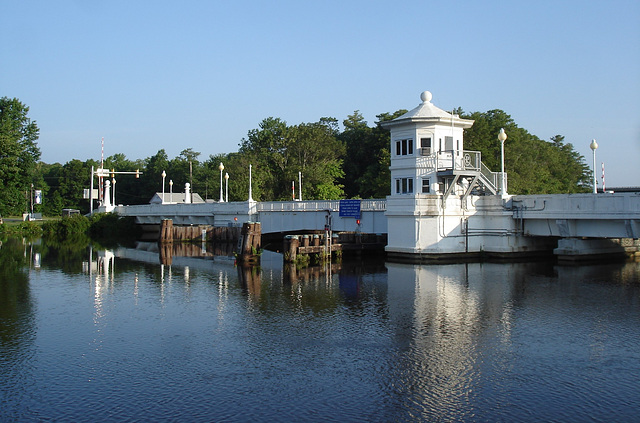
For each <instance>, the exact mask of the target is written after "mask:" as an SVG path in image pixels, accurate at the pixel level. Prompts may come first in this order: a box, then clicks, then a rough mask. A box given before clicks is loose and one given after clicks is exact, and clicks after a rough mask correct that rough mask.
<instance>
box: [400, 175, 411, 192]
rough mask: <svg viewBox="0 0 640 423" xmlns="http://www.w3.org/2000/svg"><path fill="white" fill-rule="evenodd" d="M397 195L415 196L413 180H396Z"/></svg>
mask: <svg viewBox="0 0 640 423" xmlns="http://www.w3.org/2000/svg"><path fill="white" fill-rule="evenodd" d="M396 194H413V178H398V179H396Z"/></svg>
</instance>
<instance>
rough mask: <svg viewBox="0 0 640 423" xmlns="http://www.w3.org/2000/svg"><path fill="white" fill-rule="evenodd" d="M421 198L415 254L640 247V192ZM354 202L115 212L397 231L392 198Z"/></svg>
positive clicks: (183, 221)
mask: <svg viewBox="0 0 640 423" xmlns="http://www.w3.org/2000/svg"><path fill="white" fill-rule="evenodd" d="M407 200H409V199H407ZM420 200H421V201H422V202H423V203H424V204H420V205H419V209H420V210H421V216H417V217H416V218H419V219H421V220H418V222H424V223H423V226H422V227H420V225H419V226H418V227H417V228H416V227H415V226H411V227H409V228H408V230H402V231H401V234H400V236H402V237H409V238H410V242H414V241H411V240H414V239H415V240H416V241H415V244H416V245H414V246H413V249H412V250H411V251H408V250H406V249H402V248H401V249H397V248H396V249H395V252H399V253H407V254H417V255H418V256H419V257H421V258H429V257H434V258H441V257H443V256H447V255H450V254H451V255H456V254H461V253H464V254H472V253H473V252H474V251H479V250H482V251H484V252H487V253H494V254H496V255H501V256H502V255H509V254H510V253H525V254H529V253H535V252H540V250H544V249H547V250H548V249H549V246H550V245H552V247H553V248H555V253H556V254H557V255H561V256H565V257H569V258H570V257H584V256H590V255H600V254H607V253H616V252H620V249H621V245H620V244H619V243H612V242H611V241H610V240H611V239H621V238H627V239H631V240H636V241H634V242H635V244H638V241H637V240H638V238H640V193H638V192H629V193H602V194H560V195H514V196H500V195H492V196H478V197H474V196H470V197H466V198H465V199H464V202H465V204H461V203H460V201H462V200H461V199H460V197H450V198H448V199H446V200H445V199H443V197H442V196H440V195H424V196H421V198H420ZM349 201H350V202H351V203H350V204H349V205H350V206H353V202H354V201H357V203H359V206H360V213H359V214H358V216H357V217H354V215H353V213H352V212H350V213H342V214H343V215H342V216H341V210H340V206H341V202H340V201H339V200H332V201H282V202H255V201H247V202H230V203H224V202H213V203H211V202H209V203H199V204H154V205H152V204H149V205H138V206H118V207H116V208H115V211H116V212H118V213H119V214H120V215H122V216H133V217H135V218H136V222H137V223H139V224H143V225H158V224H160V221H161V220H162V219H172V220H173V222H174V224H175V225H211V226H235V225H238V226H239V225H241V224H242V223H244V222H249V221H253V222H261V223H262V231H263V233H287V232H296V231H322V230H324V229H325V228H326V227H327V225H328V227H330V228H331V230H332V231H335V232H363V233H378V234H388V233H389V228H388V217H387V214H389V215H393V214H394V210H393V209H390V210H388V209H387V201H386V200H349ZM411 202H412V203H415V201H411ZM452 202H453V203H455V204H451V203H452ZM342 205H343V206H344V205H345V203H342ZM398 206H399V207H401V208H402V209H403V211H402V213H403V214H406V209H407V208H410V207H413V205H409V204H397V202H396V204H395V205H394V207H398ZM344 214H347V215H346V216H344ZM429 222H432V223H435V224H436V226H440V225H441V226H442V227H441V228H439V227H438V228H436V229H433V227H432V228H431V229H432V230H435V231H437V232H438V233H439V234H440V235H441V236H440V237H439V239H436V240H435V241H434V242H433V243H431V244H430V243H429V242H426V243H425V241H424V239H422V238H421V234H420V233H419V232H421V231H429V230H430V229H429V224H428V223H429ZM416 231H417V232H418V234H417V235H416ZM394 236H398V234H390V239H391V248H388V250H389V251H391V252H394V248H393V237H394ZM429 236H430V234H427V235H425V237H424V238H428V237H429ZM462 240H464V245H463V244H462ZM541 240H542V242H541ZM549 241H551V242H549ZM420 243H422V244H423V246H422V248H420V246H419V245H418V244H420ZM476 244H477V247H476V246H474V245H476ZM537 245H539V247H537Z"/></svg>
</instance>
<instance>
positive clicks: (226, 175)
mask: <svg viewBox="0 0 640 423" xmlns="http://www.w3.org/2000/svg"><path fill="white" fill-rule="evenodd" d="M224 184H225V188H224V189H225V192H224V201H226V202H227V203H228V202H229V173H228V172H227V173H225V174H224Z"/></svg>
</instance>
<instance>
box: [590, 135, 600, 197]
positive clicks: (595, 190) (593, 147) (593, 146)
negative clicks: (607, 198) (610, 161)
mask: <svg viewBox="0 0 640 423" xmlns="http://www.w3.org/2000/svg"><path fill="white" fill-rule="evenodd" d="M589 147H591V151H593V193H594V194H597V193H598V181H597V176H596V150H597V149H598V143H597V142H596V140H591V144H589Z"/></svg>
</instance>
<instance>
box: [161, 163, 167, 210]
mask: <svg viewBox="0 0 640 423" xmlns="http://www.w3.org/2000/svg"><path fill="white" fill-rule="evenodd" d="M166 177H167V172H165V171H164V170H163V171H162V204H164V179H165V178H166Z"/></svg>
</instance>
